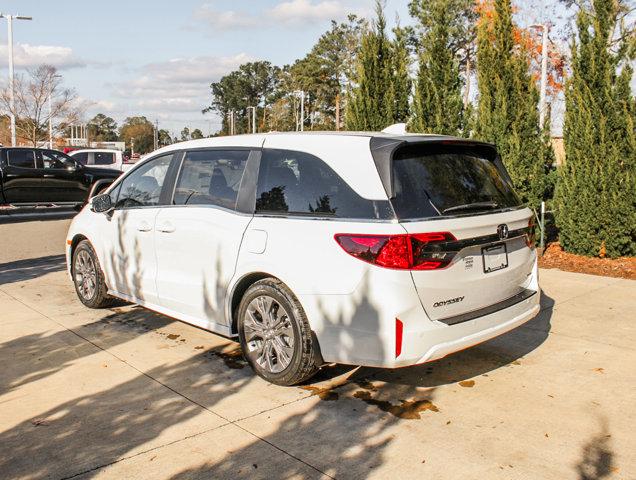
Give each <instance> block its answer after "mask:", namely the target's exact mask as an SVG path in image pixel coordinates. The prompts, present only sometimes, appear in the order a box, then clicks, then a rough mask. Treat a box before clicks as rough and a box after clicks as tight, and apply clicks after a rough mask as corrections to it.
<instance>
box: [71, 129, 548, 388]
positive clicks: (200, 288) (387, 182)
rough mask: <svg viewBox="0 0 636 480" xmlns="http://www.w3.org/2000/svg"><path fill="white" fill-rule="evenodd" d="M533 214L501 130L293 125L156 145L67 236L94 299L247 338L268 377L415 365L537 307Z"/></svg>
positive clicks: (83, 286) (79, 284)
mask: <svg viewBox="0 0 636 480" xmlns="http://www.w3.org/2000/svg"><path fill="white" fill-rule="evenodd" d="M533 218H534V217H533V212H532V211H531V210H530V209H528V208H525V207H523V206H521V205H520V203H519V200H518V198H517V196H516V195H515V193H514V192H513V190H512V187H511V181H510V178H509V176H508V174H507V173H506V171H505V169H504V167H503V165H502V162H501V160H500V159H499V157H498V156H497V153H496V150H495V148H494V147H493V146H492V145H489V144H484V143H479V142H474V141H469V140H463V139H456V138H451V137H442V136H426V135H390V134H382V133H368V134H354V133H283V134H265V135H258V134H257V135H245V136H232V137H219V138H208V139H202V140H195V141H189V142H183V143H178V144H176V145H171V146H168V147H165V148H162V149H160V150H157V151H156V152H154V153H153V154H152V155H150V156H149V157H148V158H147V159H145V160H143V161H141V162H140V163H139V164H137V165H136V166H135V167H134V168H133V169H132V170H131V171H129V172H128V173H127V174H125V175H123V176H122V177H120V178H119V179H118V180H117V181H116V182H115V183H114V184H113V185H112V186H110V187H109V188H108V190H107V191H106V193H105V194H102V195H98V196H96V197H94V198H93V199H92V201H91V203H90V205H88V206H87V207H85V208H84V209H83V210H82V212H81V213H80V214H79V215H77V216H76V217H75V219H74V220H73V223H72V225H71V227H70V230H69V232H68V237H67V260H68V268H69V273H70V275H71V277H72V279H73V281H74V283H75V288H76V290H77V294H78V296H79V299H80V300H81V301H82V302H83V303H84V304H85V305H86V306H88V307H92V308H99V307H104V306H107V305H109V303H110V302H111V301H112V300H113V298H120V299H124V300H127V301H130V302H134V303H137V304H139V305H142V306H144V307H148V308H149V309H151V310H154V311H157V312H161V313H163V314H166V315H169V316H171V317H174V318H176V319H178V320H182V321H184V322H187V323H190V324H193V325H196V326H199V327H202V328H204V329H207V330H210V331H212V332H215V333H218V334H221V335H224V336H227V337H231V338H238V340H239V341H240V343H241V347H242V350H243V353H244V356H245V358H246V359H247V361H248V362H249V363H250V365H251V366H252V368H253V369H254V370H255V371H256V372H257V373H258V374H259V375H260V376H262V377H263V378H265V379H267V380H269V381H270V382H273V383H277V384H282V385H292V384H296V383H299V382H302V381H304V380H306V379H307V378H309V377H310V376H311V375H312V374H313V373H315V372H316V371H317V370H318V369H319V368H320V366H321V365H322V364H324V363H333V362H337V363H344V364H354V365H368V366H375V367H388V368H393V367H403V366H407V365H415V364H419V363H423V362H428V361H431V360H435V359H438V358H441V357H444V356H445V355H448V354H450V353H453V352H456V351H458V350H462V349H464V348H467V347H470V346H471V345H475V344H477V343H480V342H483V341H485V340H488V339H490V338H493V337H495V336H497V335H499V334H502V333H504V332H506V331H508V330H511V329H513V328H514V327H516V326H518V325H520V324H522V323H524V322H526V321H527V320H529V319H531V318H533V317H534V316H535V315H536V314H537V313H538V312H539V295H540V292H539V286H538V278H537V276H538V274H537V256H536V252H535V248H534V233H533V227H534V222H533Z"/></svg>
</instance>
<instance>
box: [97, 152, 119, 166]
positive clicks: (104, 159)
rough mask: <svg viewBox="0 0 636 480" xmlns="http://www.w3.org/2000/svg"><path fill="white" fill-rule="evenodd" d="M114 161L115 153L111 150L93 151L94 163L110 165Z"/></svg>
mask: <svg viewBox="0 0 636 480" xmlns="http://www.w3.org/2000/svg"><path fill="white" fill-rule="evenodd" d="M113 163H115V155H114V154H113V153H112V152H93V164H94V165H112V164H113Z"/></svg>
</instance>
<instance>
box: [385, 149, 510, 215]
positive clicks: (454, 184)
mask: <svg viewBox="0 0 636 480" xmlns="http://www.w3.org/2000/svg"><path fill="white" fill-rule="evenodd" d="M502 169H503V165H496V164H495V159H494V158H487V156H486V155H485V154H484V152H483V151H481V150H480V149H477V148H472V147H470V146H458V145H452V144H440V145H436V144H432V145H431V144H428V145H427V144H423V145H413V146H408V147H405V148H403V149H401V150H398V151H397V152H396V154H395V155H394V157H393V189H394V198H393V199H392V204H393V207H394V209H395V213H396V215H397V217H398V218H399V219H418V218H429V217H439V216H448V215H465V214H474V213H483V212H487V211H496V210H501V209H506V208H512V207H517V206H519V205H520V202H519V199H518V198H517V195H516V194H515V192H514V191H513V189H512V185H511V184H510V182H509V180H508V179H507V174H506V173H505V172H503V171H502Z"/></svg>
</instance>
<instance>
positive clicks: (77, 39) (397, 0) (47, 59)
mask: <svg viewBox="0 0 636 480" xmlns="http://www.w3.org/2000/svg"><path fill="white" fill-rule="evenodd" d="M528 2H530V0H528ZM524 3H527V2H524ZM532 3H534V4H542V3H547V4H552V5H554V4H555V3H556V1H555V0H554V1H552V2H547V1H545V2H544V1H542V0H532ZM373 4H374V2H373V0H258V1H257V0H235V1H226V0H181V1H179V2H174V1H166V0H155V1H150V0H129V1H122V0H109V1H105V0H101V1H96V0H92V1H76V0H58V1H56V2H52V1H45V0H5V1H1V2H0V11H2V12H5V13H10V14H21V15H30V16H32V17H33V21H31V22H29V21H15V22H14V48H15V58H16V64H17V65H18V69H24V68H28V67H30V66H34V65H37V64H40V63H50V64H53V65H55V66H56V67H57V68H58V69H59V70H60V73H61V74H62V75H63V77H64V84H65V86H67V87H72V88H75V89H76V91H77V93H78V94H79V96H80V97H81V98H82V99H83V100H84V101H85V102H86V104H87V105H90V106H89V107H88V108H87V112H86V118H87V119H88V118H90V117H92V116H93V115H94V114H95V113H97V112H103V113H105V114H107V115H110V116H112V117H113V118H115V119H116V120H117V121H118V122H121V121H122V120H123V119H124V118H125V117H126V116H129V115H145V116H147V117H148V118H149V119H151V120H155V119H158V120H159V123H160V127H162V128H168V129H169V130H171V131H172V132H174V133H177V132H179V131H180V130H181V128H183V126H189V127H190V128H201V129H202V130H203V131H204V132H205V133H208V131H210V130H216V129H217V128H218V118H216V117H215V116H214V115H210V114H208V115H205V116H204V115H202V114H201V109H202V108H204V107H205V106H206V105H207V104H208V103H209V101H210V98H209V87H208V86H209V84H210V83H211V82H213V81H216V80H218V79H219V78H220V77H221V76H222V75H224V74H226V73H228V72H229V71H231V70H232V69H234V68H236V67H237V66H238V65H239V64H240V63H243V62H245V61H249V60H269V61H271V62H273V63H275V64H278V65H283V64H287V63H291V62H293V61H294V60H295V59H297V58H301V57H302V56H304V55H305V54H306V53H307V52H308V51H309V50H310V49H311V47H312V45H313V44H314V43H315V41H316V40H317V38H318V37H319V36H320V34H321V33H322V32H324V31H325V30H326V29H327V28H328V27H329V21H330V19H331V18H335V19H337V20H339V19H343V18H344V17H345V16H346V14H347V13H348V12H354V13H358V14H360V15H362V16H368V15H370V14H371V12H372V10H373ZM407 5H408V1H407V0H387V2H386V14H387V17H388V18H389V20H391V21H392V20H393V19H394V18H395V14H396V13H397V14H399V16H400V18H401V19H402V23H408V21H409V17H408V9H407ZM528 6H529V5H528ZM528 10H529V12H531V13H530V16H533V15H534V16H536V15H541V14H545V13H540V12H542V11H543V12H546V11H547V10H542V9H536V10H535V9H528ZM533 10H534V12H535V13H532V11H533ZM537 12H539V13H537ZM530 20H533V21H539V20H541V19H540V18H536V19H530ZM6 41H7V33H6V21H5V20H2V21H1V25H0V68H2V70H1V71H0V75H1V76H2V77H4V78H6V72H7V70H6V62H7V60H6V57H7V54H6V52H7V51H6ZM18 71H19V70H18Z"/></svg>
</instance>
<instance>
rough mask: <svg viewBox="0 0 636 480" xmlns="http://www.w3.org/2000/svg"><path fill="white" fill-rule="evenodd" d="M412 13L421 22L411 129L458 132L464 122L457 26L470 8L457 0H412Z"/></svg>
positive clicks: (448, 133)
mask: <svg viewBox="0 0 636 480" xmlns="http://www.w3.org/2000/svg"><path fill="white" fill-rule="evenodd" d="M409 7H410V10H411V14H412V15H413V16H414V17H416V18H417V19H418V20H419V22H420V25H421V30H422V34H421V38H420V39H419V44H420V45H421V47H420V55H419V69H418V73H417V78H416V86H415V95H414V98H413V113H414V116H413V119H412V121H411V125H410V127H411V130H412V131H415V132H424V133H439V134H446V135H458V134H459V133H460V131H461V130H462V127H463V123H464V115H463V114H464V108H463V100H462V85H463V82H462V78H461V76H460V74H459V70H460V65H459V58H458V57H457V54H456V51H455V45H456V43H457V41H458V40H459V41H461V39H458V38H456V34H457V33H458V32H461V31H462V30H461V29H458V28H456V26H457V24H458V22H460V21H461V19H462V15H461V13H462V11H464V13H465V12H466V10H467V9H468V8H470V7H469V6H468V5H467V4H466V2H463V1H461V0H460V1H459V2H458V1H456V0H415V1H412V2H411V3H410V5H409Z"/></svg>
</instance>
